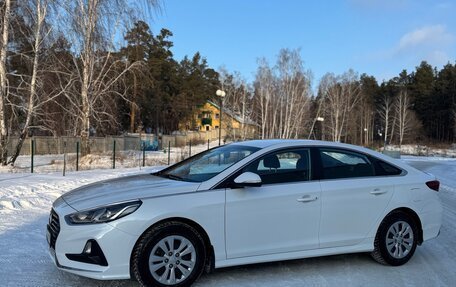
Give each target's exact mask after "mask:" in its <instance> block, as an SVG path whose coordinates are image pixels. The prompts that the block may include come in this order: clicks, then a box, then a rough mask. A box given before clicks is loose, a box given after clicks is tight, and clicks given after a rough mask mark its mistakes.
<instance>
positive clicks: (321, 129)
mask: <svg viewBox="0 0 456 287" xmlns="http://www.w3.org/2000/svg"><path fill="white" fill-rule="evenodd" d="M324 121H325V118H323V117H317V122H320V132H321V137H320V139H321V140H325V131H324V130H323V122H324Z"/></svg>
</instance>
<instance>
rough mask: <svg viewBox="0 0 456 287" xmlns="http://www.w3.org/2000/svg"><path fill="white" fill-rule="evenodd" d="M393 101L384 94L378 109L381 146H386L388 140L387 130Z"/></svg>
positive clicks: (391, 115)
mask: <svg viewBox="0 0 456 287" xmlns="http://www.w3.org/2000/svg"><path fill="white" fill-rule="evenodd" d="M392 113H393V103H392V100H391V98H389V97H387V96H385V97H383V101H382V104H381V106H380V109H379V111H378V114H379V116H380V119H381V121H382V123H383V142H384V145H383V148H386V144H387V140H388V132H389V128H390V126H391V118H392V117H393V114H392Z"/></svg>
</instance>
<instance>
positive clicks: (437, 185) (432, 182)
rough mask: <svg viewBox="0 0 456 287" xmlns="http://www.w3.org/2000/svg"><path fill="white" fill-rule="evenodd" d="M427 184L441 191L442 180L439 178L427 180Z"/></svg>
mask: <svg viewBox="0 0 456 287" xmlns="http://www.w3.org/2000/svg"><path fill="white" fill-rule="evenodd" d="M426 185H427V186H428V187H429V188H430V189H432V190H435V191H439V187H440V182H439V181H438V180H431V181H428V182H426Z"/></svg>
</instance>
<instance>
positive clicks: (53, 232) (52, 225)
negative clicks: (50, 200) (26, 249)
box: [47, 209, 60, 249]
mask: <svg viewBox="0 0 456 287" xmlns="http://www.w3.org/2000/svg"><path fill="white" fill-rule="evenodd" d="M47 230H48V232H49V247H51V248H52V249H55V242H56V241H57V236H59V232H60V221H59V216H58V215H57V213H56V212H55V211H54V209H51V215H50V216H49V224H48V225H47Z"/></svg>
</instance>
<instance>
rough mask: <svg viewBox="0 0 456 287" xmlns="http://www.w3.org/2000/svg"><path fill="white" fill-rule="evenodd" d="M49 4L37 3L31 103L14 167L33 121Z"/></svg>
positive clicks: (9, 162) (15, 152)
mask: <svg viewBox="0 0 456 287" xmlns="http://www.w3.org/2000/svg"><path fill="white" fill-rule="evenodd" d="M46 5H47V4H46V3H44V5H42V3H41V0H37V1H36V16H37V17H36V19H37V22H36V30H35V43H34V47H33V48H34V52H35V55H34V57H33V70H32V80H31V82H30V96H29V102H28V107H27V116H26V119H25V123H24V126H23V128H22V130H21V132H20V135H19V141H18V143H17V145H16V148H15V151H14V154H13V156H12V157H11V159H10V160H9V161H8V164H11V165H14V162H15V161H16V159H17V157H18V156H19V154H20V152H21V149H22V145H23V144H24V140H25V138H26V137H27V133H28V130H29V127H30V123H31V121H32V117H33V113H34V108H35V98H36V81H37V79H36V78H37V74H38V65H39V54H40V46H41V28H42V26H43V23H44V18H45V17H46V8H47V6H46Z"/></svg>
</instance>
